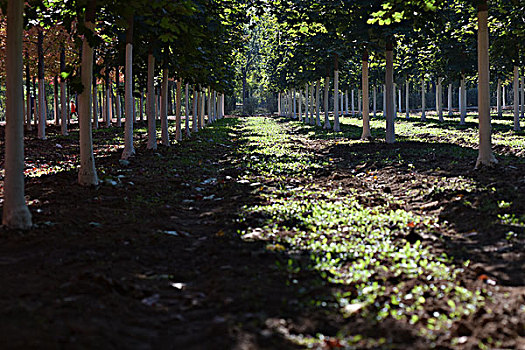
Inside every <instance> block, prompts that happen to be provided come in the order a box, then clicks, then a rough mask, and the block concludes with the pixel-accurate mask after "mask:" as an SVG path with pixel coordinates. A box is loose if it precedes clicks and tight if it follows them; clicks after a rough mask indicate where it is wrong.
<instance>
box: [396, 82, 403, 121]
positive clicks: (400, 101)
mask: <svg viewBox="0 0 525 350" xmlns="http://www.w3.org/2000/svg"><path fill="white" fill-rule="evenodd" d="M397 96H398V100H399V103H398V104H397V108H398V111H399V113H400V114H401V113H403V104H402V100H403V91H402V89H401V86H400V87H399V90H398V95H397Z"/></svg>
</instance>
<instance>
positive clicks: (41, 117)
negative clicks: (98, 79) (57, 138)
mask: <svg viewBox="0 0 525 350" xmlns="http://www.w3.org/2000/svg"><path fill="white" fill-rule="evenodd" d="M90 86H91V85H90ZM45 93H46V88H45V80H44V32H43V29H42V28H39V29H38V138H39V139H41V140H45V139H46V108H45V96H44V95H45Z"/></svg>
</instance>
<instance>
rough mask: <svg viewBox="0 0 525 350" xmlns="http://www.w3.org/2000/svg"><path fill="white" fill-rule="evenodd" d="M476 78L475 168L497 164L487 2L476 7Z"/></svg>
mask: <svg viewBox="0 0 525 350" xmlns="http://www.w3.org/2000/svg"><path fill="white" fill-rule="evenodd" d="M478 76H479V83H478V88H479V91H478V108H479V111H478V113H479V155H478V161H477V162H476V168H478V167H480V166H483V165H485V166H492V165H494V164H496V163H497V162H498V161H497V160H496V158H495V157H494V154H493V153H492V140H491V125H490V71H489V31H488V5H487V0H483V1H482V2H481V4H479V5H478Z"/></svg>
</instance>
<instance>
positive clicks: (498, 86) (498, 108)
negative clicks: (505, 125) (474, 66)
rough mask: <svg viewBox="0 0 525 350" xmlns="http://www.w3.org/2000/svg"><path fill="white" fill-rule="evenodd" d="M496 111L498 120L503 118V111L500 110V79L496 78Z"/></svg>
mask: <svg viewBox="0 0 525 350" xmlns="http://www.w3.org/2000/svg"><path fill="white" fill-rule="evenodd" d="M496 89H497V90H496V109H497V111H498V118H501V117H503V109H501V79H500V78H498V85H497V87H496Z"/></svg>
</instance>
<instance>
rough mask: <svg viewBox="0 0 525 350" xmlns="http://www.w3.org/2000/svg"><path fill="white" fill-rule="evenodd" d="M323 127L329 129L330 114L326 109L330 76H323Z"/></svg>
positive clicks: (328, 106) (328, 100)
mask: <svg viewBox="0 0 525 350" xmlns="http://www.w3.org/2000/svg"><path fill="white" fill-rule="evenodd" d="M323 102H324V127H323V128H324V129H327V130H328V129H331V128H332V126H331V125H330V115H329V112H328V109H329V108H330V77H329V76H326V77H325V78H324V101H323Z"/></svg>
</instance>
